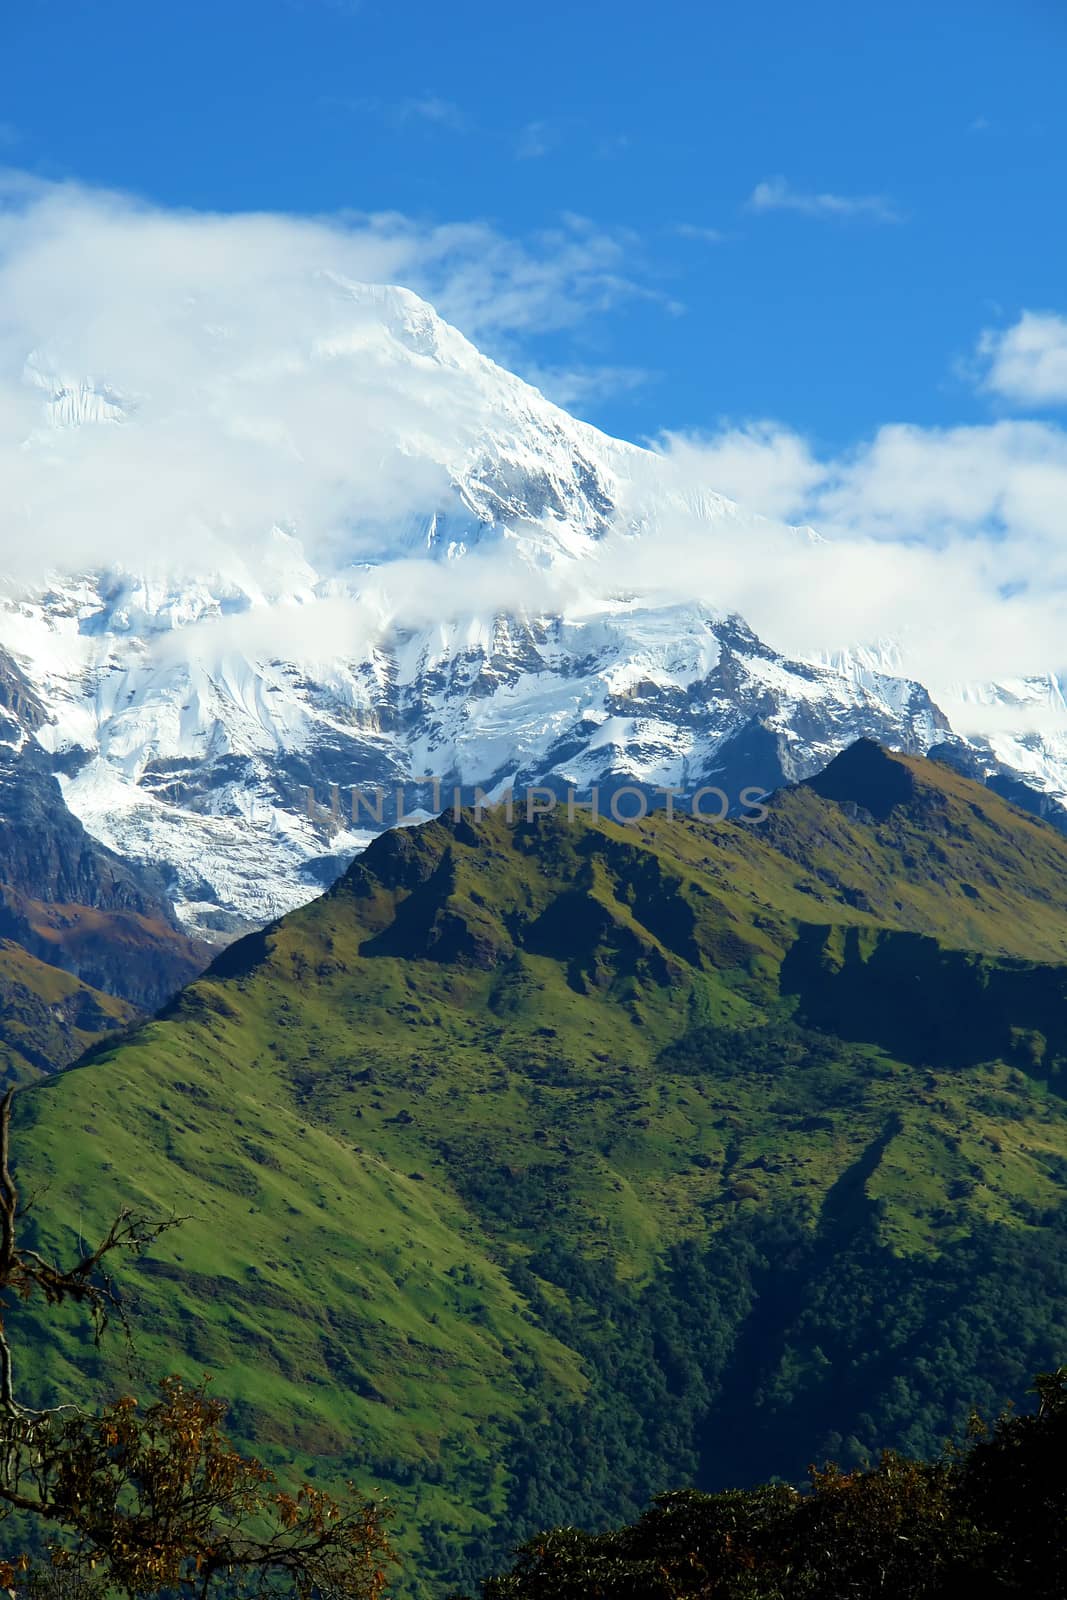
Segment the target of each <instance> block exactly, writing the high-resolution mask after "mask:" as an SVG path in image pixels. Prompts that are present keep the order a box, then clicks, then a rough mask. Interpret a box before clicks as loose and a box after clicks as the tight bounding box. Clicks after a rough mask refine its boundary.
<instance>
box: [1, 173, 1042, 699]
mask: <svg viewBox="0 0 1067 1600" xmlns="http://www.w3.org/2000/svg"><path fill="white" fill-rule="evenodd" d="M636 254H637V252H636V249H635V241H634V240H633V239H632V237H631V236H629V235H626V234H622V233H608V232H606V231H604V230H603V229H599V228H597V227H596V226H594V224H593V223H591V222H590V221H589V220H588V219H586V218H581V217H566V218H564V219H563V220H562V221H561V222H560V223H559V225H558V226H557V227H556V228H554V229H553V230H550V231H548V232H545V233H542V234H540V235H537V236H536V237H533V238H529V239H526V240H515V239H508V238H506V237H504V236H502V235H501V234H500V233H499V232H497V231H495V230H494V229H492V228H491V227H489V226H488V225H487V224H485V223H481V222H475V223H465V224H449V225H440V226H424V225H421V224H417V223H414V222H412V221H411V220H410V219H406V218H403V217H399V216H392V215H385V216H374V217H366V216H353V217H351V218H347V219H298V218H291V217H282V216H264V215H260V216H226V217H220V216H209V215H193V214H189V213H178V212H166V211H162V210H159V209H157V208H153V207H150V206H146V205H141V204H138V203H137V202H135V201H132V200H130V199H129V198H128V197H125V196H121V195H109V194H102V193H99V192H94V191H89V190H86V189H84V188H80V187H78V186H74V185H58V186H57V185H46V184H41V183H39V182H36V181H35V180H32V179H27V178H17V177H9V178H8V179H7V180H5V181H4V183H3V185H0V477H2V480H3V482H4V486H5V495H4V507H3V512H2V517H0V571H3V572H5V573H7V574H11V573H12V572H13V571H18V570H19V569H29V568H31V567H34V566H37V565H40V564H41V563H43V562H46V561H49V560H55V561H62V562H64V563H65V564H75V565H79V564H84V565H90V564H94V563H97V562H99V561H101V560H102V559H107V560H109V561H115V560H123V559H126V560H128V561H130V562H134V561H136V562H137V563H138V565H139V566H140V567H142V568H145V567H148V568H150V567H151V566H152V564H153V562H154V561H155V560H156V558H157V557H159V558H163V557H166V558H167V560H168V561H169V560H171V559H173V558H174V557H175V554H176V553H177V554H178V555H179V556H181V557H184V558H185V560H186V561H187V562H188V563H189V564H190V566H191V568H192V569H193V570H196V571H201V572H203V573H205V574H206V573H209V572H210V571H211V570H213V566H214V564H215V563H216V560H218V561H221V560H222V558H223V555H224V554H225V555H226V559H227V560H231V559H232V554H233V551H234V549H237V550H238V551H243V552H245V559H246V560H247V562H248V564H249V569H250V571H252V573H253V576H255V574H256V572H257V571H258V572H260V574H262V570H263V569H262V568H261V567H257V565H256V563H257V562H258V561H262V560H263V559H264V558H263V544H262V541H263V539H264V537H265V536H266V535H267V534H268V533H269V530H270V529H271V527H272V526H273V525H274V524H275V523H281V524H282V525H283V526H292V527H293V528H295V529H298V530H299V535H300V538H301V539H302V540H303V541H304V542H305V544H306V545H307V548H308V552H309V555H310V556H311V557H312V559H314V560H315V561H316V562H318V563H320V565H323V566H325V567H326V568H327V569H329V567H330V564H331V561H332V560H333V559H334V557H335V556H336V557H337V564H338V565H340V564H342V562H343V561H348V562H350V561H351V560H353V559H355V558H358V557H359V555H360V554H361V552H364V553H365V552H366V550H367V548H368V547H369V546H370V545H373V543H374V541H375V540H376V539H377V538H378V536H379V534H380V531H381V529H382V528H383V527H388V528H389V529H390V530H391V531H392V533H393V534H395V531H396V529H397V528H398V527H399V528H401V529H402V528H403V525H404V519H405V517H406V516H408V515H410V516H411V517H412V518H414V517H415V515H416V514H417V513H422V514H424V513H425V511H426V509H427V507H428V506H430V507H433V506H435V505H437V504H439V503H440V500H441V497H442V494H443V493H444V492H445V488H446V484H445V472H444V467H443V465H442V462H443V460H444V459H445V446H447V445H448V443H449V439H450V438H451V437H452V435H451V434H449V433H448V431H447V430H449V429H452V428H454V427H455V428H458V429H459V430H460V432H461V433H462V432H463V430H464V429H466V430H467V434H471V435H473V436H476V434H477V426H478V425H479V413H478V411H477V406H478V403H479V402H478V394H477V385H476V384H473V385H472V386H470V387H469V388H467V389H464V388H463V386H462V385H456V384H455V383H454V382H452V380H451V378H450V377H449V373H448V370H447V368H442V367H441V366H440V364H439V363H435V362H430V361H425V362H422V361H420V359H419V356H418V351H417V349H416V350H415V351H414V352H413V356H412V359H411V361H410V362H408V364H407V366H406V367H405V369H404V372H403V377H402V379H399V380H398V379H397V378H396V375H395V367H394V365H393V364H391V363H390V362H389V361H387V360H382V359H379V356H378V355H376V350H377V349H380V334H374V336H373V337H372V333H373V330H374V329H376V328H378V326H379V323H378V320H377V314H376V313H375V312H374V310H373V308H371V310H369V311H365V312H364V313H361V312H360V309H359V305H358V303H357V302H356V301H354V300H353V298H352V295H351V293H350V291H349V290H348V289H347V288H346V285H347V284H349V283H351V282H352V281H356V282H362V283H367V282H370V283H375V282H377V283H382V282H400V283H403V284H406V285H408V286H410V287H411V288H413V289H415V290H416V291H418V292H421V293H423V294H424V295H426V297H427V298H428V299H430V300H431V301H432V302H434V303H435V304H436V305H437V306H438V308H439V309H440V311H441V312H442V314H443V315H445V316H447V317H448V318H449V319H450V320H451V321H452V322H454V323H455V324H457V325H458V326H460V327H461V328H462V329H463V330H464V332H466V333H468V334H469V335H471V336H473V337H474V338H475V340H476V341H477V342H479V343H481V344H483V345H484V344H486V343H487V344H488V345H489V347H490V348H491V349H496V350H500V349H502V348H504V349H505V350H506V349H507V348H508V347H509V346H510V347H511V348H515V347H516V344H519V345H521V344H522V342H523V341H524V340H526V339H527V337H528V336H530V335H533V334H535V333H538V332H540V331H542V330H544V329H546V328H549V329H561V328H567V327H569V326H572V325H577V326H583V327H584V325H585V324H586V323H587V322H588V321H589V319H590V318H591V317H593V316H595V315H596V314H597V313H599V312H601V311H604V310H606V309H611V308H612V307H616V306H618V305H620V304H621V303H624V302H625V301H626V299H627V298H628V297H631V298H632V297H633V296H634V295H641V294H647V293H649V292H650V291H649V290H647V289H646V288H645V286H644V285H643V284H641V283H640V282H637V281H635V279H634V277H633V272H634V266H633V262H634V258H635V255H636ZM1045 321H1046V322H1049V321H1055V319H1052V318H1050V317H1048V316H1046V318H1045ZM1010 331H1011V330H1009V332H1010ZM376 338H378V339H379V345H377V346H376V344H375V339H376ZM999 338H1000V342H999V343H998V344H997V345H996V346H995V348H994V347H993V346H991V347H990V349H989V351H988V359H989V361H990V366H991V371H992V372H996V373H998V374H1000V377H998V380H997V381H998V383H1001V385H1002V386H1003V383H1006V382H1008V381H1009V380H1008V379H1005V378H1004V377H1003V374H1004V372H1005V371H1008V372H1010V371H1011V370H1013V369H1012V368H1011V366H1010V364H1009V365H1008V366H1003V365H999V364H998V363H1002V362H1007V359H1008V356H1009V355H1011V357H1012V359H1013V360H1014V359H1016V358H1017V356H1018V350H1017V349H1016V348H1015V344H1013V343H1012V342H1011V341H1010V340H1007V338H1006V336H999ZM1046 343H1047V341H1046ZM527 348H528V346H527ZM1043 348H1044V346H1043ZM31 352H36V354H35V356H34V358H33V361H32V362H31V364H30V366H29V368H27V357H28V356H29V355H30V353H31ZM1027 359H1028V360H1029V357H1027ZM1043 370H1044V369H1043ZM532 375H533V376H534V378H535V381H536V380H538V379H539V380H540V381H541V382H542V383H543V384H544V386H545V387H546V388H547V389H548V390H549V391H550V392H551V393H553V394H554V395H555V397H556V398H557V399H563V400H565V401H566V402H567V403H571V404H574V403H577V404H581V402H582V400H583V398H588V396H589V395H590V394H591V393H592V392H593V390H594V387H595V386H598V385H600V386H602V385H605V384H610V385H613V386H614V387H616V388H619V387H622V386H629V385H630V384H631V383H636V382H638V381H640V380H641V378H642V377H643V375H642V374H640V373H639V372H637V371H636V370H634V369H630V368H625V367H614V368H613V367H606V368H603V369H599V370H598V369H595V368H592V369H591V368H583V367H581V366H574V365H563V366H560V367H558V368H550V369H549V370H548V371H547V372H546V371H535V372H533V374H532ZM1050 381H1051V380H1050V379H1049V378H1048V377H1047V375H1046V376H1043V377H1042V379H1041V384H1040V386H1039V389H1040V392H1042V393H1044V392H1047V390H1048V387H1049V384H1050ZM42 382H43V383H44V384H45V387H44V388H42V387H41V384H42ZM1015 382H1016V387H1017V391H1018V392H1019V393H1020V394H1021V393H1022V392H1024V391H1023V386H1022V385H1021V384H1020V382H1019V380H1018V379H1016V380H1015ZM105 384H106V386H107V394H106V396H105V397H104V401H103V402H101V404H103V405H104V409H105V410H106V408H107V407H108V406H111V407H115V406H117V407H119V408H120V409H125V410H127V411H129V412H131V413H132V414H133V416H134V419H135V420H134V421H132V422H131V423H130V424H129V425H126V426H124V425H121V424H119V425H114V424H109V425H102V426H98V427H92V428H82V429H62V428H60V429H54V430H51V431H49V430H47V429H46V428H45V427H44V426H43V407H44V406H45V405H46V404H47V403H48V401H49V398H50V396H51V398H52V401H53V402H54V404H55V405H56V406H58V407H59V409H60V410H62V408H63V407H76V406H77V405H78V404H79V403H81V401H82V400H83V399H84V398H85V396H86V394H89V395H91V394H92V393H93V392H96V393H97V394H98V395H100V394H102V393H103V390H104V386H105ZM1031 387H1033V384H1032V380H1031ZM63 390H65V391H66V392H65V393H60V392H59V391H63ZM457 407H459V408H460V412H461V414H460V415H458V416H457V415H456V409H457ZM464 407H467V408H469V411H463V409H462V408H464ZM472 419H473V420H472ZM443 430H444V431H443ZM464 436H467V435H466V434H465V435H464ZM30 438H32V439H33V440H34V443H33V445H32V446H31V447H30V448H26V445H25V441H26V440H27V439H30ZM398 440H399V441H400V442H401V446H402V447H398ZM442 440H443V441H444V444H442ZM656 450H657V452H658V455H659V459H658V460H657V459H656V458H655V456H652V457H646V458H642V457H636V458H635V460H634V465H633V467H632V475H633V476H632V483H631V485H630V489H629V498H628V500H627V501H626V503H625V504H624V506H623V517H622V520H621V526H620V529H619V531H618V534H617V536H615V537H613V538H611V539H609V540H608V541H606V543H605V544H604V546H603V548H602V552H601V554H600V556H599V557H598V558H597V559H596V560H593V561H591V562H590V563H588V565H585V566H583V567H582V569H581V570H580V571H579V570H577V569H570V570H568V571H567V572H565V573H558V572H557V573H554V574H553V573H543V574H539V575H532V574H531V573H530V570H529V568H527V567H522V566H521V564H519V563H518V562H517V561H516V559H515V554H514V550H513V549H508V548H506V547H505V548H504V549H503V550H502V551H495V552H493V551H488V550H486V551H484V552H482V553H479V554H478V555H477V559H475V560H472V561H466V562H463V563H459V564H456V566H455V567H453V568H449V569H448V570H447V571H446V572H443V571H442V568H441V567H440V566H439V565H437V564H431V563H429V562H425V561H419V560H414V559H408V558H407V557H406V556H402V558H401V559H400V560H398V561H395V562H393V563H392V564H391V565H390V566H389V568H388V570H387V572H385V573H384V574H383V575H382V577H381V582H380V585H379V589H380V592H379V591H378V590H376V591H375V592H374V593H373V594H371V593H370V592H368V594H367V595H365V596H364V597H363V599H361V600H360V602H359V603H358V605H355V604H353V603H350V602H348V601H346V600H344V599H343V597H342V598H337V597H333V598H332V599H331V600H330V602H329V604H325V603H324V604H323V605H322V606H318V607H311V608H307V610H306V611H305V610H304V609H303V608H301V607H293V617H292V619H291V628H292V632H293V636H294V638H296V637H297V636H299V637H301V638H304V639H305V641H306V642H305V645H304V647H303V648H304V649H307V650H314V649H321V648H323V647H324V641H326V640H329V641H331V642H334V641H343V640H344V639H345V638H346V637H347V638H350V639H355V638H356V637H360V636H362V635H363V634H365V633H366V632H367V631H368V629H370V630H371V631H373V628H374V627H376V626H378V625H379V623H380V619H381V618H382V617H383V616H387V615H397V614H402V615H403V616H404V617H405V618H407V619H412V618H416V617H432V616H433V615H434V614H435V612H436V614H440V613H441V611H442V608H447V607H449V606H455V607H457V608H458V607H461V606H463V605H470V606H472V607H475V608H482V609H484V608H487V607H489V606H490V605H508V604H526V605H539V604H540V605H545V606H549V605H555V604H560V605H562V604H564V603H567V602H568V601H569V600H570V599H571V598H572V597H573V595H574V593H575V591H576V590H577V589H580V590H581V592H582V593H584V594H588V593H591V592H593V591H596V590H600V591H607V590H611V591H612V592H618V590H620V589H621V588H623V587H625V586H627V585H631V586H633V587H634V588H638V589H640V590H643V591H647V592H648V593H649V594H650V595H657V594H658V595H662V596H665V597H666V596H671V595H674V596H676V597H689V598H692V597H693V596H698V597H699V598H701V599H703V600H706V601H707V602H708V603H711V604H714V605H717V606H720V607H723V608H729V607H735V608H737V609H738V610H740V611H741V612H742V614H744V615H745V616H747V617H748V618H749V620H750V621H751V623H752V624H753V626H754V627H756V628H757V629H758V630H760V631H761V632H763V633H764V635H765V636H766V637H767V638H768V639H769V640H770V641H771V642H772V643H773V644H775V645H776V646H777V647H779V648H785V649H789V650H792V651H795V652H799V653H802V654H815V653H818V652H826V651H832V650H835V649H838V648H841V647H843V646H847V645H851V644H867V643H870V642H872V641H876V640H878V639H881V638H884V637H886V636H887V635H890V636H896V637H897V638H899V640H900V642H901V647H902V650H903V653H904V662H905V667H906V670H908V671H909V672H912V673H913V674H914V675H916V676H918V677H920V678H921V679H923V680H924V681H926V682H928V683H929V684H930V686H931V688H932V689H933V690H934V692H935V694H937V695H939V696H942V697H944V698H945V699H946V700H949V699H950V698H952V696H953V695H954V694H955V692H956V691H955V688H954V686H955V685H957V684H958V683H959V682H960V681H963V680H967V679H975V678H986V677H989V676H1001V675H1008V676H1017V675H1019V674H1025V673H1034V672H1041V671H1048V670H1060V669H1063V668H1067V636H1065V632H1064V628H1063V617H1064V612H1065V609H1067V513H1065V511H1064V508H1065V507H1067V430H1065V429H1064V428H1061V427H1058V426H1056V425H1055V424H1054V423H1052V422H1050V421H1033V420H999V421H994V422H990V423H987V424H984V425H981V426H968V427H958V428H945V429H931V428H921V427H916V426H910V425H906V424H901V423H894V424H891V425H887V426H885V427H883V428H880V429H879V430H878V431H877V432H876V433H875V434H874V435H873V436H872V437H871V438H869V439H867V440H864V441H862V442H860V443H859V444H857V445H856V446H855V447H854V448H851V449H848V450H843V451H839V452H837V453H827V452H825V451H823V450H820V449H819V448H818V447H817V446H816V445H815V444H814V443H813V442H812V441H810V440H808V439H806V438H805V437H803V436H802V435H800V434H798V433H797V432H796V431H794V430H792V429H790V428H789V427H788V426H786V425H784V424H783V423H781V422H774V421H766V420H762V421H760V420H757V421H749V422H742V423H736V422H735V423H724V424H722V425H721V426H720V427H718V428H717V429H715V430H714V431H712V432H709V433H703V434H695V433H674V434H670V435H666V436H664V437H663V438H662V439H660V440H659V441H658V443H657V445H656ZM613 459H614V458H613ZM709 491H719V492H722V493H726V494H729V495H731V496H733V497H735V498H737V499H738V500H739V501H741V503H742V504H744V505H746V506H749V507H751V508H752V510H753V512H755V513H761V514H762V515H763V516H764V517H765V518H767V519H769V520H767V521H762V522H761V521H759V520H758V518H755V517H753V518H750V519H747V520H746V519H743V518H742V519H740V520H738V519H726V520H720V521H716V519H715V517H714V515H712V516H710V517H709V514H708V506H709V504H710V503H711V496H710V494H709ZM624 492H625V491H624ZM785 523H809V524H814V525H815V526H816V527H817V528H818V529H819V530H820V532H821V533H822V534H824V535H825V543H814V544H813V543H812V542H811V541H810V540H808V539H806V538H804V537H798V535H797V534H796V532H795V531H791V530H790V529H789V528H787V527H786V526H784V524H785ZM634 527H645V528H646V530H647V532H646V535H645V536H644V537H642V538H635V537H632V536H631V532H630V530H631V529H632V528H634ZM263 581H265V580H263ZM255 625H256V624H255V622H254V619H253V620H251V621H238V620H233V619H230V620H228V621H227V624H226V626H227V628H233V629H236V630H239V629H241V628H253V627H254V626H255ZM272 625H273V624H272ZM223 637H224V633H220V635H219V638H220V639H222V638H223ZM265 647H268V648H269V647H270V641H269V640H268V641H267V642H266V646H265ZM279 647H280V646H279ZM293 648H294V650H295V648H296V647H295V645H294V646H293ZM338 649H343V643H341V644H339V645H338Z"/></svg>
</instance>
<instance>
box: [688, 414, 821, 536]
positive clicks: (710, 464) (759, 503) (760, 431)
mask: <svg viewBox="0 0 1067 1600" xmlns="http://www.w3.org/2000/svg"><path fill="white" fill-rule="evenodd" d="M657 447H658V448H659V449H660V450H661V451H662V452H663V453H664V454H666V455H668V456H669V457H670V458H671V460H672V461H673V462H675V464H676V465H677V466H678V467H679V469H680V470H681V471H682V472H683V473H684V474H686V475H687V476H688V477H691V478H693V479H694V480H697V479H702V480H703V481H704V482H705V483H707V484H709V485H712V486H714V488H715V489H716V490H718V492H719V493H720V494H725V495H728V496H729V497H730V499H731V500H737V501H739V502H740V504H741V505H743V506H749V507H751V508H752V509H753V510H755V511H758V512H760V513H761V515H763V516H765V517H781V518H784V519H786V520H796V518H797V517H798V515H799V514H800V512H801V510H802V508H803V506H804V504H805V501H806V498H807V495H808V493H809V492H810V490H811V489H812V488H813V486H814V485H815V484H817V483H819V482H821V481H822V479H823V477H824V476H825V472H826V468H825V466H823V465H822V464H821V463H819V462H817V461H816V460H815V459H814V457H813V456H812V454H811V450H810V447H809V446H808V444H807V443H806V441H805V440H804V439H802V438H801V437H800V436H799V435H798V434H796V433H794V432H793V431H792V430H791V429H789V428H787V427H785V426H784V425H783V424H781V423H777V422H749V423H744V424H742V425H740V426H732V425H730V424H729V423H727V424H725V425H724V426H723V427H722V428H721V429H720V430H719V432H718V433H715V434H699V433H666V434H663V435H662V437H661V438H660V439H659V441H658V445H657Z"/></svg>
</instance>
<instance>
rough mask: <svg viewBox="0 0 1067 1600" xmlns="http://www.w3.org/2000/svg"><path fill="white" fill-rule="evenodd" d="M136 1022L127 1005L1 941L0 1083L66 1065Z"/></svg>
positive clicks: (22, 1079)
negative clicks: (103, 1038)
mask: <svg viewBox="0 0 1067 1600" xmlns="http://www.w3.org/2000/svg"><path fill="white" fill-rule="evenodd" d="M136 1020H137V1012H136V1011H135V1010H134V1008H133V1006H131V1005H129V1004H128V1002H127V1001H125V1000H119V999H117V998H116V997H115V996H114V995H109V994H101V993H100V991H99V990H98V989H93V988H91V987H90V986H89V984H87V983H82V982H81V981H80V979H78V978H75V977H73V976H72V974H71V973H69V972H63V971H62V970H61V969H60V968H59V967H52V966H48V965H47V964H46V963H45V962H43V961H38V960H37V959H36V958H35V957H34V956H32V955H30V953H29V951H27V950H24V949H23V948H22V946H21V945H18V944H15V943H14V942H13V941H12V940H10V939H0V1083H4V1084H7V1083H12V1082H14V1083H24V1082H26V1081H28V1080H29V1079H32V1078H36V1077H37V1076H39V1074H41V1073H43V1072H50V1071H53V1070H54V1069H55V1068H56V1067H65V1066H66V1065H67V1064H68V1062H71V1061H74V1060H76V1059H77V1058H78V1056H80V1055H81V1054H82V1053H83V1052H84V1051H85V1050H87V1049H88V1048H89V1046H90V1045H92V1044H95V1043H96V1041H97V1040H98V1039H100V1038H102V1037H104V1036H105V1035H106V1034H108V1033H115V1032H119V1031H121V1030H122V1029H124V1028H126V1027H128V1026H129V1025H130V1024H131V1023H133V1022H135V1021H136Z"/></svg>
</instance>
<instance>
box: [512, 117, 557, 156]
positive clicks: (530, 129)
mask: <svg viewBox="0 0 1067 1600" xmlns="http://www.w3.org/2000/svg"><path fill="white" fill-rule="evenodd" d="M558 143H559V130H558V129H556V128H554V127H553V126H552V125H551V123H548V122H528V123H527V124H526V126H525V127H524V128H522V129H521V130H520V132H519V138H518V142H517V143H516V145H515V158H516V160H518V161H539V160H540V159H541V157H542V156H547V155H549V154H550V152H551V151H553V150H554V149H555V148H556V146H557V144H558Z"/></svg>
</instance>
